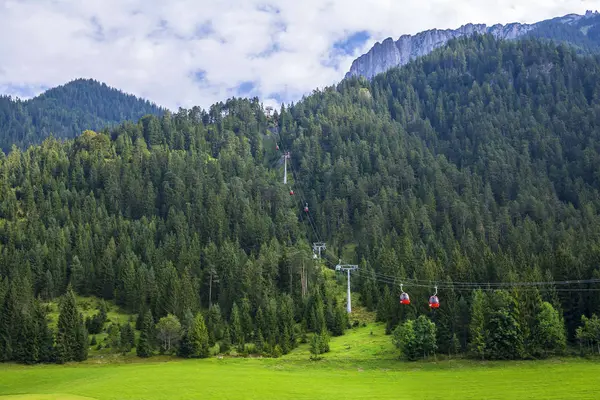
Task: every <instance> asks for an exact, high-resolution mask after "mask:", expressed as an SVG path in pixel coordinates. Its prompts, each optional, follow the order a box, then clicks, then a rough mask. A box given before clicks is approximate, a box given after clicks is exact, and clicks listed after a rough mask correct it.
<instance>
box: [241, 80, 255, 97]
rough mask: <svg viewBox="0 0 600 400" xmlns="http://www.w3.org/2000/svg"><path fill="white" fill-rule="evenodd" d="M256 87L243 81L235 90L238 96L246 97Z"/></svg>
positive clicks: (249, 82) (252, 83)
mask: <svg viewBox="0 0 600 400" xmlns="http://www.w3.org/2000/svg"><path fill="white" fill-rule="evenodd" d="M255 87H256V85H255V83H254V82H251V81H245V82H242V83H240V85H239V86H238V88H237V92H238V94H239V95H240V96H248V95H249V94H250V93H251V92H252V91H253V90H254V88H255Z"/></svg>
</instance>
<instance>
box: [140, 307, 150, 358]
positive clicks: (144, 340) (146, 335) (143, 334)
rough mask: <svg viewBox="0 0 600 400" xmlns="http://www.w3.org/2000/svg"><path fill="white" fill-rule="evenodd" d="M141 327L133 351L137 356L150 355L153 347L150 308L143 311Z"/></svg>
mask: <svg viewBox="0 0 600 400" xmlns="http://www.w3.org/2000/svg"><path fill="white" fill-rule="evenodd" d="M141 328H142V329H141V330H140V338H139V339H138V344H137V346H136V347H135V351H136V353H137V355H138V357H150V356H151V355H152V352H153V349H154V345H153V344H154V340H153V338H154V329H153V328H154V320H153V319H152V312H151V311H150V310H147V311H146V312H145V313H144V318H143V321H142V326H141Z"/></svg>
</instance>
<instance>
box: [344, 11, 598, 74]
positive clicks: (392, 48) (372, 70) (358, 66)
mask: <svg viewBox="0 0 600 400" xmlns="http://www.w3.org/2000/svg"><path fill="white" fill-rule="evenodd" d="M596 16H598V12H597V11H596V12H591V11H588V12H587V13H586V14H585V15H577V14H569V15H565V16H564V17H559V18H555V19H553V20H547V21H541V22H538V23H535V24H520V23H512V24H507V25H501V24H496V25H493V26H489V27H488V26H486V25H485V24H467V25H463V26H461V27H460V28H458V29H445V30H440V29H431V30H428V31H424V32H420V33H417V34H416V35H414V36H413V35H403V36H400V38H399V39H398V40H397V41H395V42H394V40H393V39H392V38H391V37H390V38H387V39H385V40H384V41H383V42H382V43H379V42H377V43H375V45H374V46H373V47H372V48H371V50H369V52H368V53H367V54H363V55H362V56H360V57H359V58H357V59H356V60H354V62H353V63H352V66H351V67H350V71H349V72H348V73H346V78H348V77H352V76H364V77H366V78H369V79H370V78H372V77H374V76H375V75H377V74H379V73H381V72H385V71H387V70H388V69H390V68H393V67H397V66H401V65H404V64H407V63H408V62H409V61H410V60H413V59H415V58H416V57H419V56H423V55H426V54H428V53H430V52H431V51H433V50H434V49H436V48H438V47H441V46H443V45H444V44H446V43H447V42H448V41H449V40H450V39H453V38H456V37H461V36H469V35H473V34H475V33H479V34H484V33H489V34H492V35H494V36H495V37H497V38H501V39H516V38H518V37H520V36H523V35H525V34H527V33H529V32H531V31H533V30H534V29H536V28H537V26H538V24H542V23H547V22H550V21H553V22H556V23H561V24H574V23H577V22H579V21H580V20H581V19H583V18H591V17H596Z"/></svg>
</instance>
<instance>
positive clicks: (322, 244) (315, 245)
mask: <svg viewBox="0 0 600 400" xmlns="http://www.w3.org/2000/svg"><path fill="white" fill-rule="evenodd" d="M326 248H327V247H326V246H325V242H316V243H313V253H315V258H317V257H316V255H317V253H319V258H321V250H325V249H326Z"/></svg>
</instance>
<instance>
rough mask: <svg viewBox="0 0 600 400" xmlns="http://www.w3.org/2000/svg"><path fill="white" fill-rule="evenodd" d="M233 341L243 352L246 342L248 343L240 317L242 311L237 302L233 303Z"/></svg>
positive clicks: (231, 322) (231, 323) (231, 324)
mask: <svg viewBox="0 0 600 400" xmlns="http://www.w3.org/2000/svg"><path fill="white" fill-rule="evenodd" d="M230 326H231V341H232V343H234V344H235V345H236V347H237V349H238V350H239V351H240V352H242V351H243V348H244V344H245V343H246V341H245V337H244V330H243V327H242V319H241V317H240V311H239V308H238V306H237V303H233V308H232V310H231V321H230Z"/></svg>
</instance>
